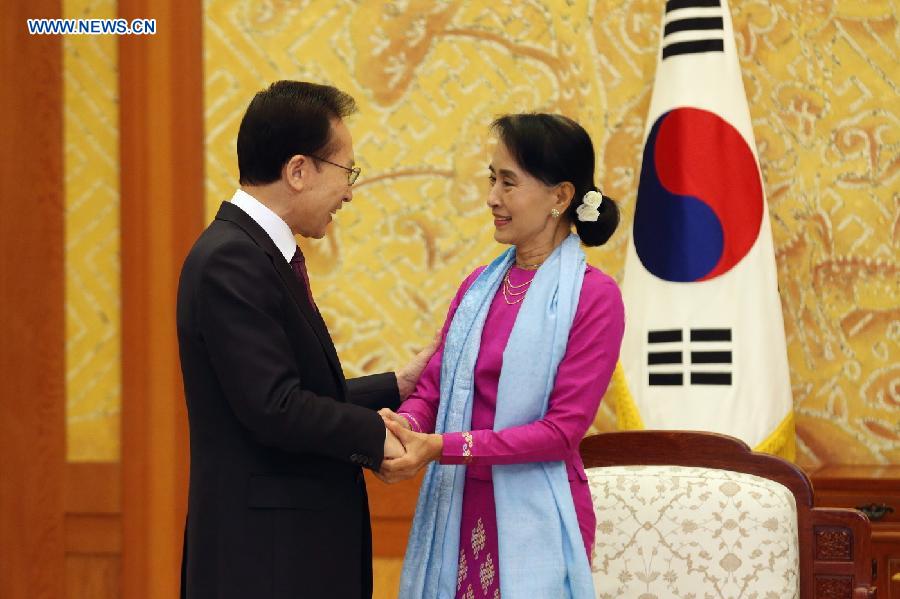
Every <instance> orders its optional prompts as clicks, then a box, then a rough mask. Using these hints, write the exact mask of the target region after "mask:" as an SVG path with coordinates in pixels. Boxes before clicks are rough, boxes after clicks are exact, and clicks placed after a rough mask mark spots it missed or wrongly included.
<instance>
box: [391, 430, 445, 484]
mask: <svg viewBox="0 0 900 599" xmlns="http://www.w3.org/2000/svg"><path fill="white" fill-rule="evenodd" d="M385 426H387V428H388V430H389V431H390V432H392V433H394V435H395V436H396V437H397V439H399V440H400V442H401V443H402V444H403V446H404V447H405V448H406V455H404V456H402V457H399V458H395V459H385V460H384V461H383V462H381V470H380V471H379V472H378V474H379V477H378V478H380V479H381V480H383V481H384V482H386V483H396V482H400V481H402V480H406V479H409V478H412V477H413V476H415V475H416V473H417V472H418V471H419V470H421V469H422V467H423V466H427V465H428V463H429V462H432V461H434V460H437V459H439V458H440V457H441V452H442V451H443V450H444V438H443V437H442V436H441V435H429V434H423V433H415V432H413V431H411V430H407V429H405V428H404V427H403V426H402V425H401V424H398V423H396V422H394V421H392V420H389V421H386V422H385Z"/></svg>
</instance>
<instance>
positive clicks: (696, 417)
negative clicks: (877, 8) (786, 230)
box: [616, 0, 796, 459]
mask: <svg viewBox="0 0 900 599" xmlns="http://www.w3.org/2000/svg"><path fill="white" fill-rule="evenodd" d="M660 35H661V42H660V51H659V55H658V59H657V67H656V78H655V81H654V86H653V95H652V98H651V100H650V109H649V112H648V115H647V122H646V131H645V137H644V153H643V162H642V166H641V175H640V182H639V185H638V194H637V202H636V205H635V215H634V224H633V227H632V235H631V241H630V242H629V246H628V252H627V256H626V261H625V276H624V283H623V296H624V301H625V310H626V330H625V340H624V344H623V348H622V357H621V362H622V367H623V369H624V374H625V378H626V380H627V383H628V390H629V391H630V393H627V392H626V393H623V394H620V397H619V398H617V406H616V412H617V414H618V415H619V425H620V427H621V428H646V429H680V430H704V431H713V432H718V433H724V434H727V435H732V436H734V437H737V438H739V439H741V440H743V441H744V442H746V443H747V444H748V445H750V446H751V447H753V448H755V449H757V450H759V451H766V452H769V453H774V454H778V455H782V456H784V457H787V458H789V459H793V458H794V453H795V447H796V446H795V437H794V421H793V401H792V398H791V387H790V377H789V372H788V363H787V350H786V346H785V338H784V325H783V320H782V313H781V302H780V300H779V296H778V281H777V272H776V266H775V255H774V250H773V246H772V232H771V228H770V225H769V214H768V209H767V206H766V198H765V192H764V189H763V185H762V177H761V174H760V168H759V159H758V156H757V152H756V143H755V141H754V138H753V129H752V127H751V122H750V112H749V109H748V107H747V99H746V95H745V92H744V84H743V81H742V79H741V68H740V62H739V60H738V57H737V52H736V49H735V43H734V32H733V29H732V24H731V15H730V13H729V9H728V5H727V3H726V1H725V0H669V1H668V2H666V5H665V12H664V15H663V25H662V28H661V31H660ZM618 404H621V405H618Z"/></svg>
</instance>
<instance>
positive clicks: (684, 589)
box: [587, 466, 800, 599]
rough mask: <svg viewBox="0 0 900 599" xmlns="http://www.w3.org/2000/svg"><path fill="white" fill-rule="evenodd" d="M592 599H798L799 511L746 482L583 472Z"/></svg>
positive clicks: (724, 476)
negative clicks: (590, 508) (593, 524)
mask: <svg viewBox="0 0 900 599" xmlns="http://www.w3.org/2000/svg"><path fill="white" fill-rule="evenodd" d="M587 476H588V481H589V483H590V486H591V497H592V499H593V502H594V512H595V513H596V515H597V536H596V540H595V543H594V554H593V560H592V562H593V563H592V569H593V572H594V585H595V587H596V589H597V597H598V598H600V597H602V598H604V599H606V598H609V599H612V598H619V597H636V598H640V599H652V598H655V597H656V598H659V599H665V598H670V597H679V598H696V599H702V598H704V597H716V598H718V597H723V598H725V597H735V598H737V597H746V598H758V599H775V598H781V597H798V596H799V592H800V590H799V580H798V574H797V573H798V568H799V547H798V540H797V506H796V503H795V501H794V496H793V494H792V493H791V492H790V490H789V489H788V488H787V487H785V486H783V485H781V484H779V483H777V482H775V481H772V480H769V479H765V478H760V477H758V476H754V475H751V474H744V473H741V472H731V471H727V470H715V469H711V468H698V467H682V466H615V467H608V468H590V469H588V470H587Z"/></svg>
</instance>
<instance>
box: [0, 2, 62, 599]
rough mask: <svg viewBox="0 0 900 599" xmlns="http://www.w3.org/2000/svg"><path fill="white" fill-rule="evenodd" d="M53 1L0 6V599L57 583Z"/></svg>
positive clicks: (46, 592) (58, 69)
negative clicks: (46, 27) (45, 22)
mask: <svg viewBox="0 0 900 599" xmlns="http://www.w3.org/2000/svg"><path fill="white" fill-rule="evenodd" d="M61 13H62V7H61V5H60V2H59V0H35V1H33V2H28V3H23V2H10V3H7V5H4V8H3V10H2V11H0V39H2V40H3V43H2V44H0V73H3V86H2V90H0V131H2V132H3V134H2V136H0V138H2V141H0V202H2V204H0V207H2V216H0V314H2V316H0V340H2V342H0V460H2V461H0V597H3V598H4V599H58V598H59V597H62V596H63V594H64V592H65V566H64V553H65V547H64V526H63V474H64V466H65V459H66V454H65V452H66V446H65V441H66V437H65V400H66V398H65V315H64V314H65V313H64V301H65V296H64V290H65V287H64V286H65V273H64V252H65V239H64V231H65V228H64V227H65V221H64V208H65V195H64V187H63V80H62V38H61V37H60V36H52V35H29V34H28V32H27V29H26V19H28V18H38V17H40V18H59V17H60V16H62V15H61Z"/></svg>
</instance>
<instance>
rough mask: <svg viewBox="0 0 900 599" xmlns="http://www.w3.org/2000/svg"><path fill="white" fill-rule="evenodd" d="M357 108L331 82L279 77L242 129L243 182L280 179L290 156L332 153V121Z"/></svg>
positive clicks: (239, 152) (258, 97) (239, 143)
mask: <svg viewBox="0 0 900 599" xmlns="http://www.w3.org/2000/svg"><path fill="white" fill-rule="evenodd" d="M354 112H356V102H355V101H354V100H353V98H352V97H350V96H349V95H348V94H346V93H344V92H342V91H341V90H339V89H337V88H336V87H332V86H330V85H319V84H316V83H308V82H306V81H276V82H275V83H273V84H272V85H270V86H269V87H268V89H265V90H262V91H260V92H259V93H257V94H256V95H255V96H254V97H253V100H251V101H250V105H249V106H248V107H247V112H245V113H244V118H242V119H241V126H240V129H239V130H238V138H237V155H238V169H239V170H240V182H241V185H265V184H266V183H272V182H274V181H277V180H278V178H279V177H280V176H281V169H282V167H283V166H284V165H285V163H286V162H287V161H288V160H290V158H291V157H292V156H295V155H297V154H303V155H304V156H310V155H316V156H320V157H322V158H328V157H329V156H331V154H332V153H333V152H334V151H335V150H336V149H337V148H333V147H331V144H332V141H333V140H332V131H331V121H332V120H334V119H342V118H344V117H346V116H348V115H351V114H353V113H354Z"/></svg>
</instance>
